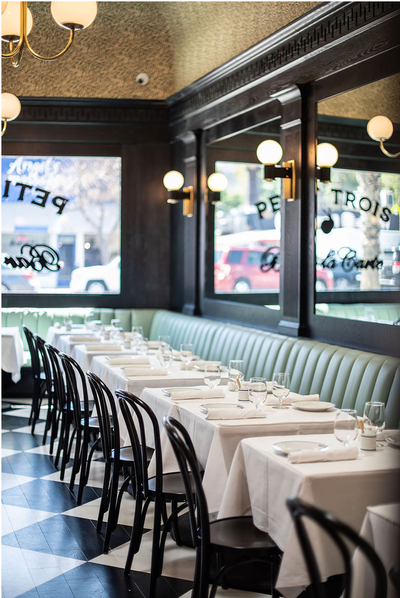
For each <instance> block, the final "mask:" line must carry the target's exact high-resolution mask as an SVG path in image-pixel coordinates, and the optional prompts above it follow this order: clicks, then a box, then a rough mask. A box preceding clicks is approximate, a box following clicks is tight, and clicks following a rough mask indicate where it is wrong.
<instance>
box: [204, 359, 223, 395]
mask: <svg viewBox="0 0 400 598" xmlns="http://www.w3.org/2000/svg"><path fill="white" fill-rule="evenodd" d="M220 382H221V368H220V366H219V365H218V364H214V365H213V364H210V363H208V364H207V363H206V365H205V366H204V384H206V385H207V386H208V387H209V388H211V389H212V388H216V387H217V386H218V384H219V383H220Z"/></svg>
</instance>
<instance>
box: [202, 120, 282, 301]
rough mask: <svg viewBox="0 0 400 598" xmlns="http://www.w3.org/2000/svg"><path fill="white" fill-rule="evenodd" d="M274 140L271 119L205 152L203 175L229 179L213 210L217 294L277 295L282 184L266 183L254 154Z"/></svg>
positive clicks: (276, 131) (277, 134)
mask: <svg viewBox="0 0 400 598" xmlns="http://www.w3.org/2000/svg"><path fill="white" fill-rule="evenodd" d="M279 137H280V132H279V119H276V120H274V121H272V122H268V123H266V124H263V125H261V126H258V127H255V128H253V129H250V130H247V131H246V132H244V133H240V134H237V135H235V136H232V137H230V138H227V139H223V140H220V141H217V142H214V143H212V144H210V145H209V146H208V148H207V176H208V175H209V174H211V173H212V172H214V171H215V172H219V173H223V174H224V175H225V176H226V178H227V181H228V184H227V187H226V189H225V190H224V191H222V192H221V195H220V198H221V201H219V202H218V203H216V204H215V206H214V239H213V240H214V288H213V293H215V294H217V295H222V294H225V295H226V294H232V293H233V294H237V295H249V294H251V295H254V294H265V293H269V294H271V293H275V294H277V293H279V252H280V237H281V226H280V202H281V180H280V179H276V180H273V181H265V180H264V166H263V165H262V164H261V163H260V162H259V160H258V159H257V155H256V150H257V147H258V146H259V144H260V143H261V142H262V141H264V140H266V139H272V140H275V141H278V142H279ZM244 300H245V299H244ZM262 302H264V301H262ZM267 302H268V303H269V301H267ZM271 303H278V300H277V299H275V301H272V302H271Z"/></svg>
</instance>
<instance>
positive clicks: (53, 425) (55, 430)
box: [49, 405, 59, 455]
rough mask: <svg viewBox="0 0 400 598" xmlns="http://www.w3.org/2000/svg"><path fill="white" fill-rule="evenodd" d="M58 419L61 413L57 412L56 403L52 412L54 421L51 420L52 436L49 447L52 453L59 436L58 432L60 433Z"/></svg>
mask: <svg viewBox="0 0 400 598" xmlns="http://www.w3.org/2000/svg"><path fill="white" fill-rule="evenodd" d="M58 419H59V415H58V413H57V408H56V405H54V407H53V412H52V422H51V436H50V448H49V451H50V455H52V454H53V451H54V441H55V439H56V438H57V434H58Z"/></svg>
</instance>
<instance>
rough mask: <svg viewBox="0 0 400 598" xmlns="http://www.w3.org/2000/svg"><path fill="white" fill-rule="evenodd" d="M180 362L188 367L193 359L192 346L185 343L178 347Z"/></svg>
mask: <svg viewBox="0 0 400 598" xmlns="http://www.w3.org/2000/svg"><path fill="white" fill-rule="evenodd" d="M180 354H181V361H182V362H183V363H184V364H185V365H186V366H188V365H189V363H190V362H191V361H192V359H193V345H192V344H191V343H186V344H183V345H181V346H180Z"/></svg>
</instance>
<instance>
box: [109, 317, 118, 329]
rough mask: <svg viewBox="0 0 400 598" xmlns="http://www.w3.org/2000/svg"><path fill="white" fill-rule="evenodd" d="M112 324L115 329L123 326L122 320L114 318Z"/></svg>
mask: <svg viewBox="0 0 400 598" xmlns="http://www.w3.org/2000/svg"><path fill="white" fill-rule="evenodd" d="M110 324H111V326H112V327H113V328H119V327H120V326H121V320H119V319H118V318H113V319H112V320H111V322H110Z"/></svg>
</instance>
